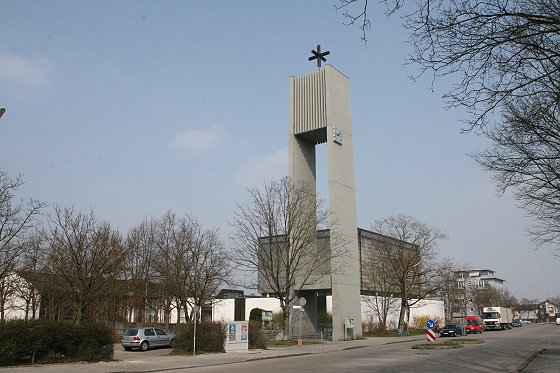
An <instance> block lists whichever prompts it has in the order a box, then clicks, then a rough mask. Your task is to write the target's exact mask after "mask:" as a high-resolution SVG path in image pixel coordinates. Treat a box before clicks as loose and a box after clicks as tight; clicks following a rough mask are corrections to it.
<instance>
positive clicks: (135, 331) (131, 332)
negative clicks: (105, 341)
mask: <svg viewBox="0 0 560 373" xmlns="http://www.w3.org/2000/svg"><path fill="white" fill-rule="evenodd" d="M136 334H138V329H127V330H126V331H125V332H124V334H123V335H124V336H125V337H132V336H133V335H136Z"/></svg>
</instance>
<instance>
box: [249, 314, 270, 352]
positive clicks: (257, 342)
mask: <svg viewBox="0 0 560 373" xmlns="http://www.w3.org/2000/svg"><path fill="white" fill-rule="evenodd" d="M249 348H262V349H265V350H266V340H265V338H264V337H263V335H262V330H261V323H260V322H258V321H249Z"/></svg>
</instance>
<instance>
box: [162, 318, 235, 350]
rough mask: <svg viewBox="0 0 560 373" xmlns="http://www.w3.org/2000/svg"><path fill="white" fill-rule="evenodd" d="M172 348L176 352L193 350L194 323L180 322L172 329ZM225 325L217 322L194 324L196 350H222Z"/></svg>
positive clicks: (224, 338)
mask: <svg viewBox="0 0 560 373" xmlns="http://www.w3.org/2000/svg"><path fill="white" fill-rule="evenodd" d="M173 332H174V333H175V339H174V340H173V350H174V351H177V352H192V351H193V342H194V341H193V335H194V324H193V323H188V324H180V325H177V326H176V327H175V329H174V330H173ZM225 341H226V325H225V324H221V323H217V322H202V323H200V324H196V352H197V353H199V352H201V353H202V352H224V343H225Z"/></svg>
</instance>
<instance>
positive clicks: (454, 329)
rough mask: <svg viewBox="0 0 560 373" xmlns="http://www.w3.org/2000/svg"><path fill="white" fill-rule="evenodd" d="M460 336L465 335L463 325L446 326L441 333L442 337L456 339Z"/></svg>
mask: <svg viewBox="0 0 560 373" xmlns="http://www.w3.org/2000/svg"><path fill="white" fill-rule="evenodd" d="M458 335H463V329H462V328H461V325H457V324H446V325H445V326H444V327H443V328H442V329H441V331H440V332H439V336H440V337H446V336H447V337H456V336H458Z"/></svg>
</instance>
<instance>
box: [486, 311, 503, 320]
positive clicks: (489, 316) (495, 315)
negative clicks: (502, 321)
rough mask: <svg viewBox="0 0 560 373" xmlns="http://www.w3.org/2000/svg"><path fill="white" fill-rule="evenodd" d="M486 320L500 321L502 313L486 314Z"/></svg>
mask: <svg viewBox="0 0 560 373" xmlns="http://www.w3.org/2000/svg"><path fill="white" fill-rule="evenodd" d="M484 318H485V319H499V318H500V313H499V312H484Z"/></svg>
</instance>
